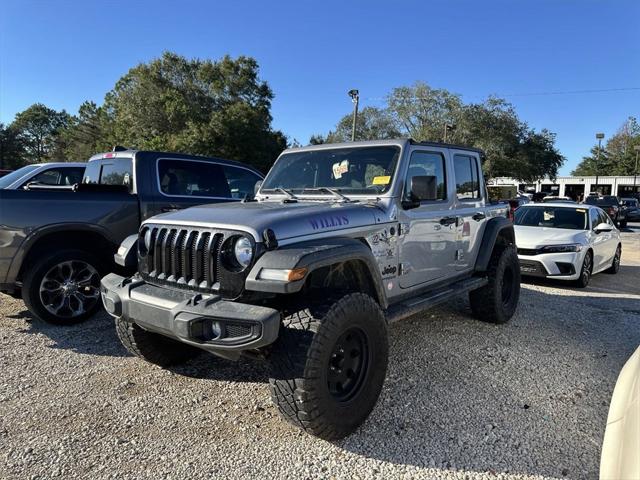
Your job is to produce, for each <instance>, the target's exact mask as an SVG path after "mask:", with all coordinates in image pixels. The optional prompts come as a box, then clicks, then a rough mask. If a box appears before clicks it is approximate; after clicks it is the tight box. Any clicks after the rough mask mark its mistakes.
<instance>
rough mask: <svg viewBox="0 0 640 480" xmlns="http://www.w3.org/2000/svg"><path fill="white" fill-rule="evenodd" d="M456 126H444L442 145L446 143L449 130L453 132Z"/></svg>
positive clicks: (446, 124) (450, 124)
mask: <svg viewBox="0 0 640 480" xmlns="http://www.w3.org/2000/svg"><path fill="white" fill-rule="evenodd" d="M455 128H456V126H455V125H454V124H452V123H445V124H444V143H447V132H448V131H450V130H455Z"/></svg>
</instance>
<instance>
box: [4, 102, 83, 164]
mask: <svg viewBox="0 0 640 480" xmlns="http://www.w3.org/2000/svg"><path fill="white" fill-rule="evenodd" d="M70 120H71V116H70V115H69V114H68V113H67V112H65V111H64V110H62V111H61V112H57V111H55V110H53V109H51V108H49V107H47V106H45V105H43V104H41V103H35V104H33V105H31V106H30V107H29V108H27V109H26V110H24V111H22V112H20V113H18V114H17V115H16V117H15V119H14V121H13V123H12V124H11V127H12V128H13V129H15V131H16V132H17V134H18V138H19V139H20V141H21V142H22V144H23V145H24V160H25V161H26V162H27V163H37V162H43V161H47V160H61V159H63V158H64V147H65V145H64V138H63V136H62V132H63V131H64V129H65V128H66V127H67V126H68V125H69V122H70Z"/></svg>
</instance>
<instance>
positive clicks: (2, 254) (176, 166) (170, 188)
mask: <svg viewBox="0 0 640 480" xmlns="http://www.w3.org/2000/svg"><path fill="white" fill-rule="evenodd" d="M86 165H87V166H86V170H85V171H84V177H83V179H82V183H79V184H77V185H76V186H58V185H32V186H29V189H30V190H28V191H27V190H24V189H17V190H16V189H6V188H5V189H0V205H1V206H2V208H0V291H3V292H6V293H9V294H12V295H14V296H20V295H21V296H22V298H23V299H24V301H25V303H26V305H27V307H28V309H29V311H31V313H33V314H34V315H36V316H38V317H39V318H41V319H42V320H45V321H48V322H52V323H60V324H70V323H75V322H79V321H81V320H84V319H86V318H88V317H89V316H90V315H91V314H92V313H93V312H94V311H95V310H96V308H98V306H99V303H100V302H99V300H100V292H99V285H100V277H101V276H102V275H104V274H105V273H107V272H110V271H113V269H114V268H115V264H114V263H113V255H114V253H116V251H117V249H118V246H119V245H120V243H121V242H122V240H123V239H124V238H125V237H127V236H128V235H131V234H132V233H136V232H137V231H138V226H139V225H140V222H141V221H142V220H144V219H146V218H149V217H152V216H153V215H157V214H159V213H162V212H170V211H175V210H179V209H182V208H185V207H190V206H193V205H199V204H202V203H216V202H234V201H239V200H241V199H243V198H244V197H245V196H246V195H248V194H253V191H254V186H255V184H256V182H257V181H258V180H260V179H262V175H261V174H260V173H259V172H258V171H257V170H254V169H253V168H251V167H248V166H246V165H243V164H241V163H238V162H233V161H228V160H222V159H219V158H204V157H195V156H190V155H182V154H178V153H162V152H144V151H135V150H122V151H114V152H108V153H104V154H99V155H95V156H93V157H92V158H91V159H90V160H89V162H88V163H87V164H86ZM45 173H46V172H45ZM30 178H31V177H30ZM0 180H2V179H0ZM20 181H21V182H23V181H24V179H22V180H20Z"/></svg>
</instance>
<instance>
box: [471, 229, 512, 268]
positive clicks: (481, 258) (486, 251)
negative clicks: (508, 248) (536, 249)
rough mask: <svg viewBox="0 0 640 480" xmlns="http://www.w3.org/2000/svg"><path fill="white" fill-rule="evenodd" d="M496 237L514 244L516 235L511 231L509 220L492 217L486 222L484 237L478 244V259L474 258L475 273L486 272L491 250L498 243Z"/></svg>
mask: <svg viewBox="0 0 640 480" xmlns="http://www.w3.org/2000/svg"><path fill="white" fill-rule="evenodd" d="M498 237H504V238H506V239H507V241H508V242H509V243H511V244H515V243H516V241H515V239H516V235H515V232H514V230H513V223H512V222H511V220H509V219H508V218H505V217H494V218H491V219H489V221H487V225H486V227H485V229H484V235H483V236H482V243H481V244H480V250H479V252H478V257H477V258H476V265H475V271H476V272H486V271H487V268H488V267H489V261H490V260H491V254H492V253H493V248H494V247H495V245H496V242H497V241H498Z"/></svg>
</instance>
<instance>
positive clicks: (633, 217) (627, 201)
mask: <svg viewBox="0 0 640 480" xmlns="http://www.w3.org/2000/svg"><path fill="white" fill-rule="evenodd" d="M620 202H621V203H622V204H623V205H624V207H625V208H626V209H627V222H640V202H638V199H637V198H621V199H620Z"/></svg>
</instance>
